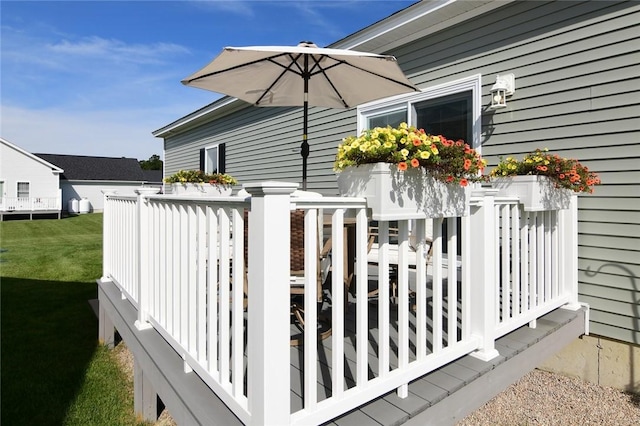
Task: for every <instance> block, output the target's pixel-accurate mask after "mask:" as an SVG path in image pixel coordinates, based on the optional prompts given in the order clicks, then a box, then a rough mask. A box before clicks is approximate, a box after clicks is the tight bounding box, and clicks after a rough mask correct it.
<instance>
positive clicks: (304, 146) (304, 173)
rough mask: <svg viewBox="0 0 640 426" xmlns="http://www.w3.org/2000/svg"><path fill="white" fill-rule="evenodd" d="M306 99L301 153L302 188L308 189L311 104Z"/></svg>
mask: <svg viewBox="0 0 640 426" xmlns="http://www.w3.org/2000/svg"><path fill="white" fill-rule="evenodd" d="M306 96H307V95H306V93H305V101H304V112H303V115H304V117H303V118H302V144H301V145H300V155H302V190H303V191H306V190H307V158H308V157H309V142H307V113H308V110H309V105H308V103H307V101H306Z"/></svg>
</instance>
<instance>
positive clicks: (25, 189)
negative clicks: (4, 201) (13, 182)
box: [18, 182, 29, 198]
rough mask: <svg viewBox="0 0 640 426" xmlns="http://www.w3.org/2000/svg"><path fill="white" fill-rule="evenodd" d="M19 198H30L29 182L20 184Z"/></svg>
mask: <svg viewBox="0 0 640 426" xmlns="http://www.w3.org/2000/svg"><path fill="white" fill-rule="evenodd" d="M18 198H29V182H18Z"/></svg>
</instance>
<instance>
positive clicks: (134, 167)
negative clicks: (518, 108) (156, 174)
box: [35, 154, 147, 182]
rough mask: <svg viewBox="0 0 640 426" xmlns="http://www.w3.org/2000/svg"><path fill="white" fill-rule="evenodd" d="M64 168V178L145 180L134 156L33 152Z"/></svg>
mask: <svg viewBox="0 0 640 426" xmlns="http://www.w3.org/2000/svg"><path fill="white" fill-rule="evenodd" d="M35 155H37V156H38V157H40V158H42V159H43V160H45V161H48V162H49V163H51V164H55V165H56V166H58V167H60V168H61V169H63V170H64V173H63V174H62V175H61V176H60V177H61V178H62V179H66V180H113V181H134V182H144V181H147V179H146V178H145V175H144V173H143V171H142V169H141V168H140V163H138V160H136V159H135V158H125V157H120V158H114V157H89V156H82V155H60V154H35Z"/></svg>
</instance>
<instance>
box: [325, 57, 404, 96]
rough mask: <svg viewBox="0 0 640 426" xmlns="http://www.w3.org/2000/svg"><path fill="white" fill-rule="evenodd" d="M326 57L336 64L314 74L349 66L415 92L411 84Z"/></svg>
mask: <svg viewBox="0 0 640 426" xmlns="http://www.w3.org/2000/svg"><path fill="white" fill-rule="evenodd" d="M326 57H327V58H331V59H333V60H334V61H336V62H337V63H336V64H333V65H330V66H328V67H325V68H321V69H320V71H316V72H315V74H318V73H319V72H322V73H323V74H324V72H325V71H326V70H328V69H331V68H333V67H337V66H338V65H349V66H350V67H352V68H355V69H358V70H360V71H363V72H366V73H367V74H371V75H375V76H376V77H380V78H383V79H385V80H388V81H391V82H393V83H396V84H398V85H401V86H404V87H407V88H409V89H412V90H414V91H415V90H416V88H415V87H414V86H413V85H411V84H407V83H404V82H402V81H398V80H396V79H395V78H390V77H387V76H385V75H382V74H379V73H377V72H373V71H370V70H368V69H366V68H362V67H359V66H357V65H353V64H350V63H349V62H347V61H344V60H342V59H336V58H334V57H332V56H326ZM382 59H384V60H387V59H386V58H382Z"/></svg>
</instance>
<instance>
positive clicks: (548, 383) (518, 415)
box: [457, 370, 640, 426]
mask: <svg viewBox="0 0 640 426" xmlns="http://www.w3.org/2000/svg"><path fill="white" fill-rule="evenodd" d="M457 425H458V426H478V425H492V426H493V425H612V426H613V425H615V426H624V425H640V395H634V394H629V393H625V392H622V391H620V390H618V389H614V388H608V387H603V386H599V385H596V384H593V383H589V382H586V381H584V380H581V379H577V378H569V377H565V376H562V375H559V374H554V373H549V372H546V371H541V370H533V371H532V372H530V373H529V374H527V375H525V376H524V377H522V379H520V380H519V381H518V382H516V383H514V384H513V385H511V386H509V387H508V388H507V389H506V390H505V391H504V392H502V393H500V394H499V395H497V396H496V397H495V398H493V399H492V400H491V401H489V402H487V403H486V404H485V405H484V406H483V407H481V408H480V409H478V410H477V411H475V412H474V413H472V414H470V415H469V416H467V417H466V418H464V419H463V420H462V421H460V422H459V423H458V424H457Z"/></svg>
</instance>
